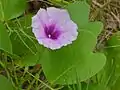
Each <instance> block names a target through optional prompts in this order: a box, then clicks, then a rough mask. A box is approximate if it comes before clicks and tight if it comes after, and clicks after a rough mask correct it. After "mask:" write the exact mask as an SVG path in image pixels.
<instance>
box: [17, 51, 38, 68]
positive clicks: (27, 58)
mask: <svg viewBox="0 0 120 90" xmlns="http://www.w3.org/2000/svg"><path fill="white" fill-rule="evenodd" d="M38 60H39V53H36V54H31V53H30V54H27V55H24V56H23V57H21V58H20V60H19V61H18V60H17V61H16V63H17V64H18V65H20V66H34V65H35V64H36V63H37V61H38Z"/></svg>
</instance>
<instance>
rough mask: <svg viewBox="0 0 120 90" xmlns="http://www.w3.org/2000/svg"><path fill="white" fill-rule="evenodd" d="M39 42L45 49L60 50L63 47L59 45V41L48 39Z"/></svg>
mask: <svg viewBox="0 0 120 90" xmlns="http://www.w3.org/2000/svg"><path fill="white" fill-rule="evenodd" d="M38 41H39V43H40V44H41V43H42V44H43V46H44V47H47V48H50V49H52V50H55V49H59V48H61V47H62V46H61V45H60V44H59V43H57V41H54V40H51V39H48V38H44V39H38Z"/></svg>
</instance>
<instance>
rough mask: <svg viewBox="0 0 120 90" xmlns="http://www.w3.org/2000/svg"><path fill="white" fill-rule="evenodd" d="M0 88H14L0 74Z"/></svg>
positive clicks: (8, 89) (9, 89)
mask: <svg viewBox="0 0 120 90" xmlns="http://www.w3.org/2000/svg"><path fill="white" fill-rule="evenodd" d="M0 89H1V90H14V89H13V86H12V83H11V82H10V81H9V80H7V78H6V77H4V76H2V75H0Z"/></svg>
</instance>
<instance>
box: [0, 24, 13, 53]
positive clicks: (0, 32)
mask: <svg viewBox="0 0 120 90" xmlns="http://www.w3.org/2000/svg"><path fill="white" fill-rule="evenodd" d="M0 49H2V50H5V51H7V52H9V53H11V54H12V44H11V41H10V38H9V35H8V32H7V29H6V28H5V27H4V24H2V23H0Z"/></svg>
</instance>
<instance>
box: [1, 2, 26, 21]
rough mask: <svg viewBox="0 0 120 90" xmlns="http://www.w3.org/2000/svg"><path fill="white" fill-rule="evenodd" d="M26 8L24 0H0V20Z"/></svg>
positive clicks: (15, 15) (11, 17)
mask: <svg viewBox="0 0 120 90" xmlns="http://www.w3.org/2000/svg"><path fill="white" fill-rule="evenodd" d="M25 8H26V2H25V0H0V20H1V21H6V20H10V19H13V18H16V17H18V16H20V15H21V14H23V12H24V11H25Z"/></svg>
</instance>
